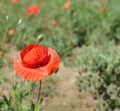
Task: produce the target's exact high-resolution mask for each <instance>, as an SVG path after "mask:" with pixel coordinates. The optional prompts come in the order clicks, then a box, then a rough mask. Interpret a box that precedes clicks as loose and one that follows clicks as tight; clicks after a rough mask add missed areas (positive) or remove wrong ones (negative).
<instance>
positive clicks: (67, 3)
mask: <svg viewBox="0 0 120 111" xmlns="http://www.w3.org/2000/svg"><path fill="white" fill-rule="evenodd" d="M70 6H71V2H70V1H67V2H65V3H64V9H69V8H70Z"/></svg>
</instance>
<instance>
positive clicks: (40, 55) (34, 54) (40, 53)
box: [21, 44, 50, 68]
mask: <svg viewBox="0 0 120 111" xmlns="http://www.w3.org/2000/svg"><path fill="white" fill-rule="evenodd" d="M21 59H22V64H23V65H24V66H26V67H30V68H36V67H42V66H44V65H46V64H47V63H48V62H49V59H50V55H48V48H47V47H45V46H41V45H38V44H36V45H31V46H28V47H26V48H25V49H23V51H22V52H21Z"/></svg>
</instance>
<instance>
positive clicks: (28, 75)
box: [14, 58, 47, 80]
mask: <svg viewBox="0 0 120 111" xmlns="http://www.w3.org/2000/svg"><path fill="white" fill-rule="evenodd" d="M14 68H15V70H16V72H17V73H18V74H19V75H20V76H21V77H23V78H25V79H26V80H42V79H44V77H45V76H46V74H47V71H46V70H44V69H43V68H42V67H41V68H39V70H38V68H34V69H31V68H28V67H24V66H23V65H22V61H21V58H19V59H18V60H16V61H15V62H14Z"/></svg>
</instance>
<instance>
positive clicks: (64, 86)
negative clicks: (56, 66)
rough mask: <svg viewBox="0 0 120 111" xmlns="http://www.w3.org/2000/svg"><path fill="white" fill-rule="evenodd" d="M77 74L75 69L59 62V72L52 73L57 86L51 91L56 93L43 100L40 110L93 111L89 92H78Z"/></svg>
mask: <svg viewBox="0 0 120 111" xmlns="http://www.w3.org/2000/svg"><path fill="white" fill-rule="evenodd" d="M77 76H78V73H77V70H76V69H74V68H68V67H65V66H64V65H63V64H61V66H60V70H59V72H58V73H57V74H56V75H54V79H56V80H57V81H56V82H57V87H56V88H55V89H53V91H55V92H57V94H56V95H54V96H53V97H52V98H45V99H44V100H43V104H42V106H43V108H42V109H43V110H42V111H94V105H93V99H92V97H91V96H90V95H89V94H82V96H80V95H81V94H80V93H79V92H78V89H77V85H76V80H77Z"/></svg>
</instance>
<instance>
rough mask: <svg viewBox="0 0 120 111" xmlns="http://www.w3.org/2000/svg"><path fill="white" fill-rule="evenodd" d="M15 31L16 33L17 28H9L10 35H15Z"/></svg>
mask: <svg viewBox="0 0 120 111" xmlns="http://www.w3.org/2000/svg"><path fill="white" fill-rule="evenodd" d="M14 33H15V29H14V28H11V29H9V30H8V35H9V36H13V35H14Z"/></svg>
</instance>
